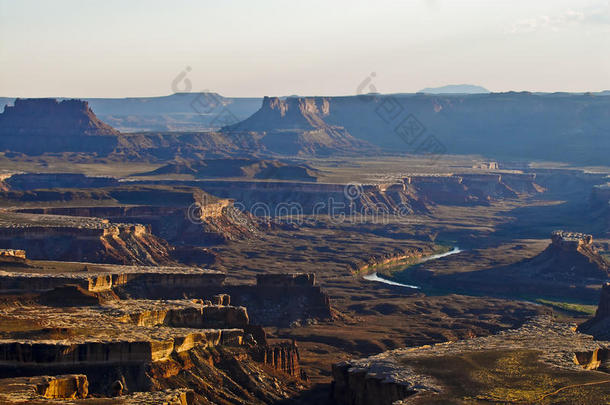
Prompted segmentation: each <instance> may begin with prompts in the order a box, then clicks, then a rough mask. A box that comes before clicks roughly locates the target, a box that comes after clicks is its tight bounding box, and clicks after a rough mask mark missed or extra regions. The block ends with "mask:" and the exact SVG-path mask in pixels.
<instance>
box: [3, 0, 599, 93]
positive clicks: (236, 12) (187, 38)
mask: <svg viewBox="0 0 610 405" xmlns="http://www.w3.org/2000/svg"><path fill="white" fill-rule="evenodd" d="M367 78H368V79H371V80H368V79H367ZM463 83H468V84H475V85H480V86H483V87H486V88H487V89H489V90H491V91H509V90H514V91H523V90H527V91H546V92H553V91H600V90H607V89H610V0H579V1H574V0H511V1H508V0H479V1H474V0H473V1H457V0H454V1H449V0H413V1H387V0H374V1H359V0H351V1H344V0H331V1H329V0H324V1H318V0H307V1H296V0H295V1H291V0H282V1H280V0H277V1H275V0H257V1H251V0H249V1H248V0H224V1H218V0H217V1H207V0H193V1H190V0H176V1H171V2H168V1H157V0H148V1H138V0H131V1H123V0H121V1H117V0H103V1H102V0H95V1H92V0H55V1H46V0H19V1H11V0H0V96H7V97H54V96H56V97H138V96H140V97H141V96H161V95H167V94H171V93H174V92H175V91H203V90H209V91H216V92H218V93H220V94H222V95H224V96H232V97H248V96H250V97H260V96H264V95H270V96H285V95H292V94H297V95H301V96H313V95H320V96H322V95H349V94H356V93H357V92H358V91H359V90H360V91H361V89H362V88H365V89H369V90H376V91H378V92H381V93H398V92H416V91H418V90H421V89H422V88H425V87H437V86H443V85H447V84H463ZM363 86H364V87H363Z"/></svg>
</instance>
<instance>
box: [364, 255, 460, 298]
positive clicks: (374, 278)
mask: <svg viewBox="0 0 610 405" xmlns="http://www.w3.org/2000/svg"><path fill="white" fill-rule="evenodd" d="M460 252H463V250H461V249H460V248H459V247H457V246H455V247H454V248H453V249H451V250H450V251H448V252H445V253H438V254H436V255H430V256H427V257H424V258H423V259H421V260H420V261H419V263H424V262H428V261H430V260H436V259H440V258H441V257H446V256H451V255H454V254H456V253H460ZM419 263H417V264H419ZM363 278H364V279H365V280H368V281H377V282H379V283H384V284H388V285H396V286H399V287H406V288H415V289H419V288H420V287H418V286H416V285H410V284H402V283H397V282H395V281H391V280H387V279H385V278H382V277H379V275H378V274H377V273H371V274H367V275H366V276H364V277H363Z"/></svg>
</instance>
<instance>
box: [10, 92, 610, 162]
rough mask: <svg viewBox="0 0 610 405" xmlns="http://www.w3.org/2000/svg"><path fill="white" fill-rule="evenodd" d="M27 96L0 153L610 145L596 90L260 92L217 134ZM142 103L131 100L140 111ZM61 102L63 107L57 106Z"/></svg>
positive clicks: (319, 152)
mask: <svg viewBox="0 0 610 405" xmlns="http://www.w3.org/2000/svg"><path fill="white" fill-rule="evenodd" d="M170 97H172V98H173V99H174V100H177V99H176V98H175V97H180V96H179V95H178V96H170ZM189 99H190V98H189ZM34 102H35V103H40V105H39V106H38V107H36V106H34V105H31V104H29V103H30V102H25V100H24V102H21V101H20V102H18V103H16V107H14V108H15V109H12V108H11V107H9V108H8V109H5V113H4V114H2V115H1V116H0V117H1V118H0V151H15V152H22V153H27V154H40V153H44V152H62V151H63V152H91V153H95V154H97V155H98V156H99V155H104V156H106V155H110V156H111V157H113V158H117V159H122V160H125V159H132V160H149V161H172V160H174V159H177V158H181V159H191V160H202V159H219V158H227V157H244V158H257V159H260V158H272V159H279V158H283V157H291V156H297V155H302V156H332V155H337V154H341V155H346V154H351V155H355V154H358V155H361V156H362V155H367V156H372V155H375V154H376V153H379V152H384V153H400V154H404V153H412V154H426V153H430V151H431V150H432V154H435V155H439V154H440V155H442V154H455V155H459V154H478V155H482V156H486V157H487V158H490V159H499V160H503V159H505V160H545V161H557V162H569V163H578V164H583V165H608V150H610V137H608V134H609V133H610V97H608V96H605V95H602V94H600V93H597V94H596V93H581V94H575V93H552V94H549V93H543V94H534V93H529V92H519V93H516V92H508V93H489V94H448V95H447V94H441V95H434V94H422V93H418V94H391V95H381V94H377V95H361V96H345V97H289V98H286V99H280V98H277V97H267V98H265V99H263V100H262V103H260V104H259V106H258V109H257V110H255V111H253V113H252V114H251V115H250V116H249V117H247V118H246V119H244V120H242V121H239V122H237V121H238V120H237V119H236V118H235V117H233V118H232V119H231V120H219V121H222V122H227V121H228V123H229V124H230V123H231V122H237V123H236V124H230V125H225V126H223V128H222V130H220V131H218V130H213V131H186V132H176V131H154V132H150V131H149V132H137V133H120V134H118V135H116V133H117V132H116V131H115V130H114V129H112V128H111V127H108V126H107V125H105V124H104V123H103V122H101V121H100V120H99V118H98V117H95V114H93V111H91V108H90V107H89V105H87V104H86V103H85V104H82V102H57V101H54V100H51V101H49V100H46V101H45V100H44V99H42V101H41V99H38V101H32V103H34ZM64 103H65V104H64ZM144 104H146V103H143V102H142V103H140V102H138V103H136V105H137V106H138V108H144V107H143V105H144ZM67 107H70V108H69V110H70V111H63V109H64V108H67ZM134 108H135V107H134ZM107 111H108V110H107ZM142 111H143V110H142ZM60 117H63V118H60ZM140 117H150V118H151V119H161V120H164V119H166V117H165V116H163V115H155V114H151V115H141V116H140ZM51 123H54V124H53V125H50V124H51ZM92 135H95V136H92Z"/></svg>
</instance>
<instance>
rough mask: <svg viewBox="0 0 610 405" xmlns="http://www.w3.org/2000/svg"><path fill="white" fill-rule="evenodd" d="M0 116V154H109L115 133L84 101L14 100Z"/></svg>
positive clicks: (113, 146)
mask: <svg viewBox="0 0 610 405" xmlns="http://www.w3.org/2000/svg"><path fill="white" fill-rule="evenodd" d="M14 104H15V105H14V106H5V107H4V112H3V113H2V114H0V150H10V151H17V152H23V153H30V154H39V153H45V152H99V153H101V154H108V153H110V152H111V151H112V150H113V149H114V148H115V147H116V146H117V144H118V136H119V135H120V133H119V131H117V130H116V129H114V128H112V127H111V126H110V125H107V124H105V123H104V122H102V121H101V120H100V119H99V118H97V116H96V115H95V114H94V113H93V111H92V110H91V108H89V105H88V103H87V102H86V101H82V100H63V101H57V100H55V99H52V98H40V99H17V100H15V102H14Z"/></svg>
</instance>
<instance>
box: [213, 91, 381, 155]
mask: <svg viewBox="0 0 610 405" xmlns="http://www.w3.org/2000/svg"><path fill="white" fill-rule="evenodd" d="M329 111H330V102H329V100H328V99H326V98H322V97H319V98H305V97H289V98H286V99H283V100H282V99H280V98H278V97H265V98H264V99H263V104H262V106H261V108H260V109H259V110H258V111H257V112H255V113H254V114H252V116H250V117H248V118H247V119H245V120H243V121H241V122H239V123H237V124H234V125H228V126H226V127H223V128H222V130H221V131H222V132H223V133H227V134H232V135H235V134H241V133H250V134H257V135H259V136H260V137H261V139H260V142H261V145H262V146H264V147H265V149H267V150H269V151H271V152H274V153H278V154H288V155H331V154H335V153H355V152H357V151H358V150H365V149H369V151H370V149H371V148H373V149H374V147H373V146H372V145H371V144H369V143H367V142H365V141H362V140H359V139H356V138H354V137H353V136H352V135H350V134H349V132H348V131H346V130H345V128H343V127H342V126H339V125H330V124H328V123H327V122H325V121H324V117H325V116H327V115H328V114H329Z"/></svg>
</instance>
